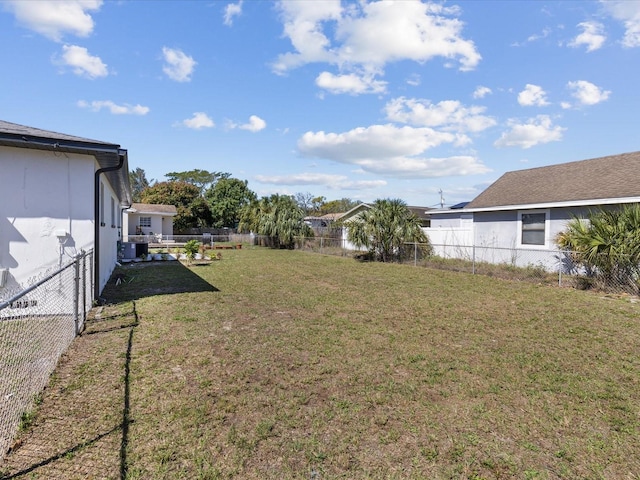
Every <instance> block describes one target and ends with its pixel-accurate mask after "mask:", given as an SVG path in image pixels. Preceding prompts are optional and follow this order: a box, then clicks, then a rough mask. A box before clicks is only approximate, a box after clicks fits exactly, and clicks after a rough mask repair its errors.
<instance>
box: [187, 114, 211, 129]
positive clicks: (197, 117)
mask: <svg viewBox="0 0 640 480" xmlns="http://www.w3.org/2000/svg"><path fill="white" fill-rule="evenodd" d="M181 125H184V126H185V127H188V128H191V129H193V130H202V129H203V128H212V127H215V126H216V124H215V123H213V120H211V118H209V116H208V115H207V114H206V113H204V112H195V113H194V114H193V117H191V118H187V119H186V120H183V121H182V122H181Z"/></svg>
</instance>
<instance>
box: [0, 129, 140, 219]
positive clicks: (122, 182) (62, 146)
mask: <svg viewBox="0 0 640 480" xmlns="http://www.w3.org/2000/svg"><path fill="white" fill-rule="evenodd" d="M0 145H1V146H5V147H15V148H30V149H34V150H45V151H50V152H61V153H75V154H79V155H91V156H93V157H95V159H96V161H97V162H98V165H99V167H100V168H108V167H114V166H117V165H119V164H120V162H121V161H122V167H121V168H120V169H119V170H115V171H112V172H106V174H105V175H106V176H107V178H108V179H109V182H110V183H111V185H112V186H113V188H114V189H115V190H116V194H117V195H118V199H119V201H120V205H121V206H123V207H127V206H129V205H131V202H132V197H131V186H130V183H129V158H128V153H127V151H126V150H125V149H121V148H120V145H116V144H111V143H94V142H84V141H76V140H68V139H56V138H47V137H37V136H27V135H16V134H11V133H6V132H0Z"/></svg>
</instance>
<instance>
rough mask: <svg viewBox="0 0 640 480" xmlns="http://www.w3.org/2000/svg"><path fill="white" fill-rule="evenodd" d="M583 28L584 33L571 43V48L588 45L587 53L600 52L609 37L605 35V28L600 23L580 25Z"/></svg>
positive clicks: (583, 23)
mask: <svg viewBox="0 0 640 480" xmlns="http://www.w3.org/2000/svg"><path fill="white" fill-rule="evenodd" d="M578 27H580V28H582V33H581V34H579V35H578V36H577V37H576V38H574V39H573V40H572V41H571V42H569V46H570V47H576V48H577V47H580V46H581V45H586V47H587V52H593V51H594V50H598V49H599V48H600V47H602V45H603V44H604V42H605V40H606V39H607V37H606V36H605V35H603V33H602V32H603V30H604V27H603V25H602V24H601V23H599V22H582V23H579V24H578Z"/></svg>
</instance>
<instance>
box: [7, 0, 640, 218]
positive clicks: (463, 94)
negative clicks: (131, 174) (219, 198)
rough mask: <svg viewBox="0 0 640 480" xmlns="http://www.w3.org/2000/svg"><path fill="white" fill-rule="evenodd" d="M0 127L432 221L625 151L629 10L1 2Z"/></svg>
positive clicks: (407, 3)
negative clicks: (412, 210) (435, 214)
mask: <svg viewBox="0 0 640 480" xmlns="http://www.w3.org/2000/svg"><path fill="white" fill-rule="evenodd" d="M0 63H1V64H2V65H3V69H2V75H0V119H2V120H5V121H8V122H13V123H18V124H22V125H27V126H30V127H35V128H41V129H45V130H52V131H55V132H60V133H65V134H69V135H76V136H81V137H86V138H91V139H95V140H100V141H104V142H110V143H115V144H119V145H120V146H121V147H122V148H125V149H127V150H128V155H129V167H130V169H132V170H133V169H135V168H142V169H143V170H144V171H145V174H146V177H147V179H149V180H150V181H152V180H156V181H164V180H166V178H165V174H167V173H169V172H182V171H188V170H193V169H201V170H208V171H210V172H227V173H230V174H231V176H232V177H235V178H239V179H242V180H247V181H248V185H249V188H250V189H251V190H253V191H254V192H255V193H256V194H257V195H258V196H266V195H270V194H273V193H279V194H290V195H294V194H296V193H304V194H307V193H309V194H311V195H313V196H323V197H325V199H326V200H327V201H329V200H337V199H341V198H350V199H353V200H359V201H363V202H371V201H373V200H376V199H383V198H399V199H401V200H403V201H405V202H406V203H407V204H408V205H411V206H427V207H432V206H433V207H435V206H440V205H445V206H450V205H453V204H456V203H459V202H463V201H470V200H472V199H473V198H475V197H476V196H477V195H478V194H479V193H480V192H481V191H482V190H483V189H484V188H486V187H487V186H488V185H490V184H491V183H492V182H494V181H495V180H497V179H498V178H499V177H500V176H501V175H502V174H504V173H505V172H507V171H513V170H521V169H525V168H534V167H539V166H545V165H551V164H557V163H564V162H569V161H575V160H583V159H588V158H595V157H600V156H605V155H614V154H619V153H626V152H632V151H637V150H640V131H639V130H640V128H639V127H640V122H639V121H638V112H640V94H639V93H638V92H639V91H640V84H639V83H638V76H639V74H640V1H636V0H621V1H617V0H605V1H597V0H596V1H580V0H569V1H544V0H535V1H517V0H502V1H483V0H466V1H447V2H430V1H420V0H415V1H413V0H402V1H390V0H389V1H387V0H381V1H367V0H360V1H349V2H347V1H339V0H327V1H324V0H282V1H273V2H272V1H267V0H239V1H235V2H229V1H218V0H213V1H211V0H197V1H189V0H180V1H177V0H175V1H172V0H161V1H154V0H121V1H115V0H113V1H101V0H55V1H47V0H15V1H13V0H0Z"/></svg>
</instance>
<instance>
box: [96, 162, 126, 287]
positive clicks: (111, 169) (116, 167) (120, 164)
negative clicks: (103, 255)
mask: <svg viewBox="0 0 640 480" xmlns="http://www.w3.org/2000/svg"><path fill="white" fill-rule="evenodd" d="M124 159H125V155H124V154H122V153H119V154H118V164H117V165H114V166H112V167H103V168H99V169H98V170H96V173H95V183H94V192H93V218H94V221H93V235H94V249H93V252H94V256H93V262H94V268H93V285H94V287H93V297H94V300H97V299H98V298H99V297H100V291H99V284H100V227H101V223H100V220H101V218H100V175H102V174H103V173H106V172H114V171H116V170H120V169H121V168H122V167H123V166H124ZM126 208H129V207H126ZM120 216H121V217H122V213H121V214H120ZM121 222H122V220H121Z"/></svg>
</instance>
